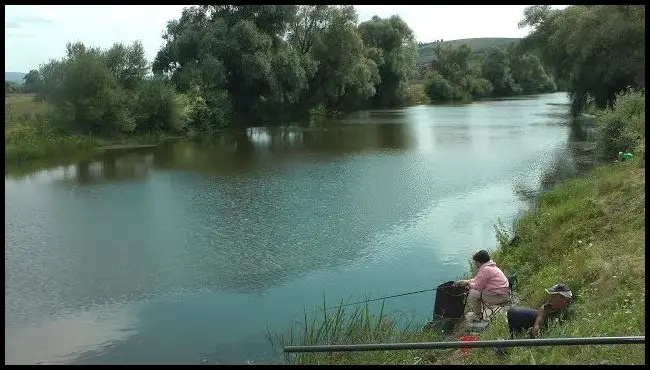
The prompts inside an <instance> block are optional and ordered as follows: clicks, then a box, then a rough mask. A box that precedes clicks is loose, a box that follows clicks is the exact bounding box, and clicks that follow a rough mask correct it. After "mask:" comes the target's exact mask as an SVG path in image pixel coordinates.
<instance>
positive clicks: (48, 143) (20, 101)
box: [5, 94, 167, 165]
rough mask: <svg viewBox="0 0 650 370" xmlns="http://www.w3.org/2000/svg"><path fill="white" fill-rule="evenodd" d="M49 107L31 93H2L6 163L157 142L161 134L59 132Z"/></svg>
mask: <svg viewBox="0 0 650 370" xmlns="http://www.w3.org/2000/svg"><path fill="white" fill-rule="evenodd" d="M52 114H53V110H52V107H51V106H49V105H48V104H47V103H44V102H39V101H36V100H34V97H33V95H30V94H11V95H7V96H5V164H8V165H22V164H24V163H25V162H33V161H35V160H50V159H52V158H55V157H59V156H63V155H66V156H69V155H76V154H78V153H79V152H84V151H88V150H89V149H92V148H97V147H102V146H107V145H118V144H132V145H137V144H156V143H159V142H160V141H161V140H164V139H165V138H167V137H166V136H165V135H162V134H130V135H125V136H122V137H111V138H102V137H94V136H88V135H70V134H65V133H62V132H60V131H58V130H56V129H55V128H54V126H53V125H52Z"/></svg>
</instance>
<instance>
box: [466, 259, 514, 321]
mask: <svg viewBox="0 0 650 370" xmlns="http://www.w3.org/2000/svg"><path fill="white" fill-rule="evenodd" d="M472 262H473V263H474V266H476V268H477V269H478V271H477V273H476V276H474V277H473V278H471V279H469V280H458V281H456V282H455V283H454V284H455V285H458V286H465V287H468V288H469V293H468V295H467V307H468V309H470V310H471V312H473V313H474V314H475V315H476V318H477V319H481V318H482V314H483V312H482V311H483V310H482V302H485V303H488V304H491V305H497V304H503V303H505V302H507V301H508V297H509V295H510V284H509V283H508V278H507V277H506V275H505V274H504V273H503V271H501V269H500V268H498V267H497V265H496V263H494V261H492V260H491V259H490V254H489V253H488V252H487V251H486V250H480V251H478V252H476V254H474V256H472Z"/></svg>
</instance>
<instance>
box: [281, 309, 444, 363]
mask: <svg viewBox="0 0 650 370" xmlns="http://www.w3.org/2000/svg"><path fill="white" fill-rule="evenodd" d="M324 307H325V305H324ZM425 323H426V320H424V321H422V322H419V321H418V320H413V319H409V318H406V317H404V316H398V315H395V314H391V315H385V314H384V311H383V304H382V308H381V310H380V312H379V314H377V315H375V314H371V312H370V309H369V306H368V303H366V304H365V306H353V307H348V308H346V307H343V306H339V307H338V309H336V310H334V311H327V310H325V309H323V310H322V311H321V312H320V314H318V315H316V316H308V315H306V314H305V317H304V321H303V322H302V323H301V324H296V325H294V326H293V327H291V329H290V330H288V331H287V332H286V333H282V334H279V335H278V334H272V333H269V334H268V336H269V340H270V341H271V342H272V343H273V346H274V347H275V348H276V350H278V351H279V352H281V351H282V346H291V345H327V344H366V343H388V342H393V343H394V342H402V343H403V342H433V341H438V340H442V337H441V336H440V335H439V334H437V333H435V332H432V331H426V332H423V331H421V328H422V327H423V326H424V324H425ZM436 355H440V353H432V352H431V351H426V350H412V351H371V352H335V353H298V354H283V357H284V360H285V362H286V363H289V364H298V365H305V364H341V365H357V364H379V365H381V364H401V365H414V364H430V363H432V362H433V361H435V360H436V359H435V358H434V357H432V356H436Z"/></svg>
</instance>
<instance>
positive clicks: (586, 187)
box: [276, 158, 645, 364]
mask: <svg viewBox="0 0 650 370" xmlns="http://www.w3.org/2000/svg"><path fill="white" fill-rule="evenodd" d="M496 228H497V239H498V240H499V241H500V244H501V247H500V248H497V249H496V250H495V251H493V252H492V253H491V254H492V257H493V259H494V260H495V261H496V262H497V264H498V265H499V266H500V267H501V268H502V269H503V270H504V271H508V272H509V273H512V272H517V274H518V284H517V294H518V298H519V302H520V303H521V305H523V306H526V307H539V306H540V305H541V304H542V303H543V302H544V300H545V298H546V293H545V291H544V288H547V287H549V286H551V285H553V284H555V283H557V282H564V283H566V284H568V285H569V286H570V287H571V288H572V290H573V292H574V294H575V297H576V302H575V314H574V315H573V316H572V317H571V319H570V320H568V321H567V322H565V323H564V324H562V325H561V326H560V325H557V324H556V325H551V326H550V327H549V328H548V330H547V331H545V332H544V331H543V332H541V333H540V338H555V337H560V338H567V337H596V336H628V335H645V162H644V161H643V160H642V159H641V158H637V159H635V160H633V161H628V162H623V163H615V164H610V165H604V166H601V167H598V168H597V169H595V170H594V171H593V172H592V173H591V174H589V175H588V176H585V177H582V178H577V179H572V180H569V181H566V182H564V183H561V184H559V185H557V186H556V187H554V188H552V189H551V190H550V191H548V192H546V193H544V194H543V195H542V196H541V197H540V199H539V201H538V204H537V208H536V209H535V210H534V211H532V212H530V213H529V214H527V215H526V216H524V217H523V218H521V219H520V220H519V222H518V223H517V225H516V228H515V230H516V234H517V235H518V236H519V238H520V243H519V244H517V245H516V246H508V245H507V243H506V241H507V240H509V239H510V238H511V235H510V233H509V232H508V231H507V230H505V229H503V228H502V227H499V226H497V227H496ZM468 271H469V270H468ZM339 311H342V310H339ZM344 317H347V319H344ZM424 321H425V320H424V318H423V320H422V323H417V325H410V326H409V327H410V328H411V330H409V329H406V330H400V329H398V326H397V325H394V322H393V321H392V319H390V315H389V316H386V315H385V314H384V313H383V311H382V312H380V313H379V315H378V316H373V315H372V314H371V313H370V312H369V310H368V307H367V306H366V307H365V308H364V309H362V308H357V309H355V311H353V312H352V313H351V314H349V315H348V314H345V313H344V312H343V313H341V312H337V313H336V314H334V315H328V316H327V317H324V318H322V319H321V320H316V321H309V320H307V318H305V322H304V323H303V325H302V328H301V330H302V332H303V333H304V334H303V335H298V334H299V333H300V332H301V331H300V330H298V331H297V332H296V331H295V329H296V328H292V331H291V332H292V333H293V334H292V335H290V336H286V335H285V336H281V337H280V338H276V343H278V342H280V343H284V344H285V345H288V344H294V343H300V344H307V345H309V344H353V343H381V342H418V341H422V342H424V341H436V340H441V338H440V337H438V336H436V334H434V333H422V332H420V330H419V328H421V327H422V325H424ZM416 322H417V321H416ZM419 324H422V325H419ZM507 337H508V333H507V324H506V321H505V318H504V317H501V316H500V317H498V318H496V319H494V321H493V323H492V324H491V325H490V327H489V328H488V329H487V330H486V331H484V332H483V333H481V339H505V338H507ZM447 340H451V339H447ZM290 360H291V361H292V362H293V363H299V364H306V363H316V364H414V363H418V364H644V363H645V346H643V345H598V346H593V345H592V346H550V347H532V348H511V349H509V354H508V355H506V356H497V355H496V354H495V353H494V352H493V351H492V350H491V349H473V350H472V351H471V354H470V355H469V356H467V357H464V356H462V355H459V354H458V350H431V351H425V350H421V351H384V352H348V353H331V354H309V355H300V356H298V357H297V358H293V359H290Z"/></svg>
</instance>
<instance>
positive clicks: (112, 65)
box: [25, 5, 417, 135]
mask: <svg viewBox="0 0 650 370" xmlns="http://www.w3.org/2000/svg"><path fill="white" fill-rule="evenodd" d="M163 39H164V45H163V46H162V48H161V50H160V51H159V52H158V54H157V56H156V57H155V60H154V61H153V63H152V64H151V65H150V66H149V65H148V64H147V61H146V60H145V57H144V50H143V48H142V44H141V43H139V42H135V43H134V44H132V45H123V44H115V45H114V46H113V47H112V48H110V49H108V50H100V49H98V48H92V47H87V46H85V45H83V44H82V43H74V44H68V45H67V50H66V56H65V57H64V58H62V59H61V60H52V61H50V62H48V63H46V64H44V65H42V66H41V67H40V68H39V69H38V71H31V72H30V74H29V78H26V79H25V81H26V84H25V85H26V89H29V90H30V91H34V92H35V93H36V97H37V98H38V99H41V100H44V101H46V102H48V103H50V104H51V105H52V106H54V107H55V111H56V112H57V117H56V119H55V120H54V121H56V122H58V123H59V125H60V126H61V127H65V129H66V130H70V131H74V132H78V133H84V134H91V133H92V134H101V135H113V134H119V133H131V132H138V131H172V132H175V131H185V130H192V131H209V130H214V129H218V128H222V127H228V126H250V125H255V124H270V123H271V121H273V123H282V122H289V121H297V120H303V119H305V118H308V117H310V116H314V115H317V114H332V113H336V112H344V111H348V110H353V109H359V108H365V107H377V108H382V107H396V106H400V105H403V104H404V103H405V102H406V100H407V93H408V89H407V83H408V81H409V79H410V78H411V77H412V75H413V73H414V72H415V64H416V60H417V46H416V42H415V38H414V35H413V32H412V30H411V29H410V28H409V27H408V25H407V24H406V23H405V22H404V21H403V20H402V19H400V17H398V16H392V17H390V18H387V19H382V18H379V17H373V18H372V19H371V20H369V21H367V22H362V23H360V24H357V14H356V11H355V9H354V7H352V6H330V5H314V6H311V5H309V6H293V5H291V6H280V5H247V6H231V5H201V6H194V7H190V8H185V9H184V10H183V12H182V14H181V17H180V18H179V19H177V20H173V21H171V22H169V23H168V25H167V29H166V32H165V34H164V36H163Z"/></svg>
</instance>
